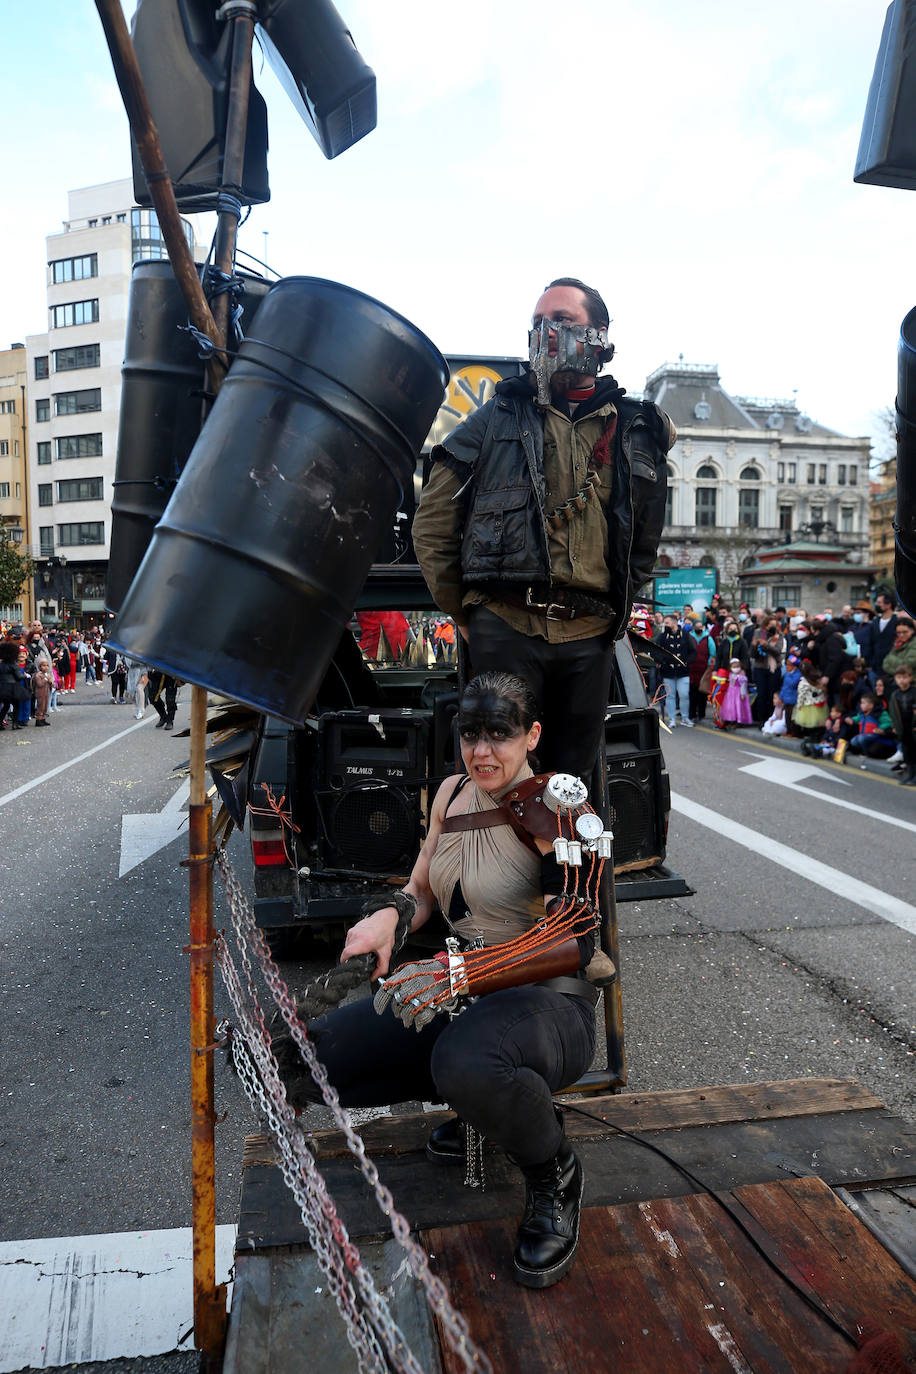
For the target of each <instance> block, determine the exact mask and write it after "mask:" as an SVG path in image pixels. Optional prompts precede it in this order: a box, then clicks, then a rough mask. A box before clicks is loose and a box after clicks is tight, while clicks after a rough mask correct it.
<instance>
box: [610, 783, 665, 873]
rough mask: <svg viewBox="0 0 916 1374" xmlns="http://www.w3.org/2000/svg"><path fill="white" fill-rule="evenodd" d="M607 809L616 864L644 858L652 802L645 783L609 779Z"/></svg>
mask: <svg viewBox="0 0 916 1374" xmlns="http://www.w3.org/2000/svg"><path fill="white" fill-rule="evenodd" d="M608 809H609V813H610V821H611V830H612V831H613V832H614V864H615V866H619V865H620V864H628V863H632V861H633V860H634V859H641V858H643V857H645V855H644V850H645V845H646V839H647V836H650V835H652V833H653V831H654V820H653V815H652V803H651V799H650V797H649V795H648V794H647V792H646V789H645V785H644V784H643V783H640V782H637V781H636V779H635V778H634V779H632V780H631V779H630V778H620V777H610V778H608Z"/></svg>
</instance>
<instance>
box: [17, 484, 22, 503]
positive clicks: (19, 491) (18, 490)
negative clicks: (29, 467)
mask: <svg viewBox="0 0 916 1374" xmlns="http://www.w3.org/2000/svg"><path fill="white" fill-rule="evenodd" d="M21 495H22V484H21V483H20V482H17V483H16V500H17V501H18V500H19V498H20V496H21Z"/></svg>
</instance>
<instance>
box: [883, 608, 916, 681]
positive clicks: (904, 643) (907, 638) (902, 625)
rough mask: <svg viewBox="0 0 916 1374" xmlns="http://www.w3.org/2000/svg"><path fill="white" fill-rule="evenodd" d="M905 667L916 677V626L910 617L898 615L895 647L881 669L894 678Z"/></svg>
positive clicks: (886, 657)
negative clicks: (899, 669)
mask: <svg viewBox="0 0 916 1374" xmlns="http://www.w3.org/2000/svg"><path fill="white" fill-rule="evenodd" d="M903 665H906V667H908V668H909V670H910V672H911V673H912V674H913V676H914V677H916V625H914V624H913V621H912V620H911V619H910V617H909V616H908V615H898V617H897V634H896V637H895V639H894V647H893V648H892V649H891V651H890V653H889V654H887V655H886V656H885V659H884V662H883V663H882V665H881V668H882V671H883V672H884V673H885V674H888V673H889V674H891V676H893V675H894V674H895V673H896V672H897V669H898V668H900V667H902V666H903Z"/></svg>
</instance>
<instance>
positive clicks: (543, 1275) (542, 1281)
mask: <svg viewBox="0 0 916 1374" xmlns="http://www.w3.org/2000/svg"><path fill="white" fill-rule="evenodd" d="M584 1192H585V1170H584V1169H583V1168H582V1161H581V1159H580V1160H579V1198H578V1212H577V1216H576V1234H575V1236H574V1237H573V1245H572V1249H571V1250H570V1252H569V1254H568V1255H567V1256H566V1257H565V1259H561V1260H559V1261H558V1263H557V1264H554V1265H551V1267H550V1268H549V1269H528V1268H526V1267H525V1265H523V1264H519V1262H518V1260H516V1259H513V1261H512V1268H513V1271H514V1273H515V1281H516V1283H520V1284H521V1285H522V1287H523V1288H552V1287H553V1285H554V1284H555V1283H559V1282H560V1279H563V1278H565V1277H566V1275H567V1274H568V1273H569V1271H570V1269H571V1268H572V1267H573V1261H574V1260H575V1258H576V1254H577V1253H578V1250H579V1225H580V1222H581V1220H582V1195H583V1193H584Z"/></svg>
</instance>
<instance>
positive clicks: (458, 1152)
mask: <svg viewBox="0 0 916 1374" xmlns="http://www.w3.org/2000/svg"><path fill="white" fill-rule="evenodd" d="M426 1157H427V1159H431V1160H432V1161H433V1163H434V1164H463V1163H464V1158H465V1145H464V1125H463V1123H462V1121H461V1118H460V1117H458V1116H453V1117H451V1118H450V1119H449V1120H448V1121H443V1122H442V1125H441V1126H437V1127H436V1128H435V1130H434V1131H430V1133H429V1139H428V1140H427V1142H426Z"/></svg>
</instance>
